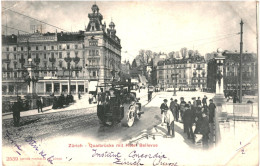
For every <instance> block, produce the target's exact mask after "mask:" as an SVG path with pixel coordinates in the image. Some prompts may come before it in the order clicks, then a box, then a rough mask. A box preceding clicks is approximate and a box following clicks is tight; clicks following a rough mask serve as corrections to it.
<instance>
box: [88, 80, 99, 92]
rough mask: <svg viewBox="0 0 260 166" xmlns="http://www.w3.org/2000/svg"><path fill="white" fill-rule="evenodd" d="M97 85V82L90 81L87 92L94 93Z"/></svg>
mask: <svg viewBox="0 0 260 166" xmlns="http://www.w3.org/2000/svg"><path fill="white" fill-rule="evenodd" d="M97 83H98V82H97V81H90V83H89V87H88V89H89V90H88V91H89V92H93V91H96V90H97Z"/></svg>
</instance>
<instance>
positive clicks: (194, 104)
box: [191, 97, 197, 107]
mask: <svg viewBox="0 0 260 166" xmlns="http://www.w3.org/2000/svg"><path fill="white" fill-rule="evenodd" d="M191 99H192V105H193V106H194V107H197V101H196V97H192V98H191Z"/></svg>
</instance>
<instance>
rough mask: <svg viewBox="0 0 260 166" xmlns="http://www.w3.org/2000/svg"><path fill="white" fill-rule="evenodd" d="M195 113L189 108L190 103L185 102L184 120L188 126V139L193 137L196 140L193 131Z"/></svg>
mask: <svg viewBox="0 0 260 166" xmlns="http://www.w3.org/2000/svg"><path fill="white" fill-rule="evenodd" d="M193 119H194V114H193V112H192V111H191V110H190V108H189V104H185V112H184V115H183V120H184V121H183V122H184V124H185V126H186V127H187V135H188V139H192V141H193V142H194V134H193V131H192V124H193Z"/></svg>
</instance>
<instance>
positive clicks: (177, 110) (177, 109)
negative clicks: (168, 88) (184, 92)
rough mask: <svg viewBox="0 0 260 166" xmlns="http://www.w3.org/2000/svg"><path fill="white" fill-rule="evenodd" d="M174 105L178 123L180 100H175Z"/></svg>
mask: <svg viewBox="0 0 260 166" xmlns="http://www.w3.org/2000/svg"><path fill="white" fill-rule="evenodd" d="M174 103H175V110H176V111H175V113H176V115H175V116H176V121H177V122H178V120H179V104H178V100H177V99H175V100H174Z"/></svg>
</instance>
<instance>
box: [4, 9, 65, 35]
mask: <svg viewBox="0 0 260 166" xmlns="http://www.w3.org/2000/svg"><path fill="white" fill-rule="evenodd" d="M2 8H4V9H6V10H9V11H11V12H13V13H16V14H19V15H22V16H24V17H27V18H30V19H33V20H36V21H39V22H41V23H44V24H46V25H49V26H51V27H54V28H57V29H60V30H63V31H66V32H69V31H67V30H65V29H62V28H60V27H57V26H55V25H52V24H49V23H47V22H44V21H41V20H38V19H36V18H33V17H31V16H27V15H25V14H22V13H19V12H16V11H14V10H11V9H8V8H5V7H2Z"/></svg>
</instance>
